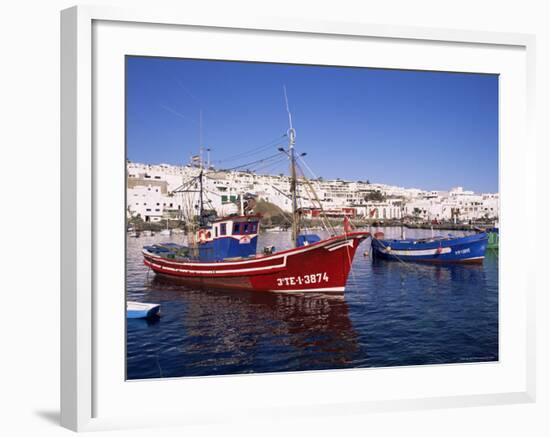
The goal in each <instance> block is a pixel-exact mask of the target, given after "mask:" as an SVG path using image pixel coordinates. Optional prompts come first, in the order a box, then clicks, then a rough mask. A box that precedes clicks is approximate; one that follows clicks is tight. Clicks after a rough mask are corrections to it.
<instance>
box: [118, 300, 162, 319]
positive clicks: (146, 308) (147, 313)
mask: <svg viewBox="0 0 550 437" xmlns="http://www.w3.org/2000/svg"><path fill="white" fill-rule="evenodd" d="M159 312H160V304H158V303H141V302H130V301H128V302H126V318H127V319H150V318H152V317H155V316H158V314H159Z"/></svg>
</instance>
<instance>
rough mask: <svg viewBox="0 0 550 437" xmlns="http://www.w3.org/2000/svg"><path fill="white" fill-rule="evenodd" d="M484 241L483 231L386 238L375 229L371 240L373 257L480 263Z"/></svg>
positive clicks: (486, 241)
mask: <svg viewBox="0 0 550 437" xmlns="http://www.w3.org/2000/svg"><path fill="white" fill-rule="evenodd" d="M487 244H488V237H487V234H486V233H485V232H481V233H477V234H474V235H469V236H466V237H454V236H452V235H448V236H446V237H444V236H439V237H437V236H436V237H430V238H421V239H385V238H384V233H383V232H376V233H375V234H374V236H373V238H372V241H371V247H372V255H373V257H374V258H381V259H386V260H392V261H417V262H430V263H481V262H483V259H484V258H485V251H486V249H487Z"/></svg>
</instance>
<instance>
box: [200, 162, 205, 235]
mask: <svg viewBox="0 0 550 437" xmlns="http://www.w3.org/2000/svg"><path fill="white" fill-rule="evenodd" d="M199 226H204V201H203V197H202V168H201V171H200V173H199Z"/></svg>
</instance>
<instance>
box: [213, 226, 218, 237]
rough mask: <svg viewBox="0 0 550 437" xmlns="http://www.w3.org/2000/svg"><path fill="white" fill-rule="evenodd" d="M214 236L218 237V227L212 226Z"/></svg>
mask: <svg viewBox="0 0 550 437" xmlns="http://www.w3.org/2000/svg"><path fill="white" fill-rule="evenodd" d="M214 237H218V227H217V226H214Z"/></svg>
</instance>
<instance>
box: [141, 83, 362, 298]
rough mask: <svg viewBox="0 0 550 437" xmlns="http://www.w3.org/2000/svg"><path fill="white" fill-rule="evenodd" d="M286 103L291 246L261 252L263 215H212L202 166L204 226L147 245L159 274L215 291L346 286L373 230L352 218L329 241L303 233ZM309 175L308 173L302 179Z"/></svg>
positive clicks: (197, 186) (199, 186) (199, 187)
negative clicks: (181, 240) (182, 238)
mask: <svg viewBox="0 0 550 437" xmlns="http://www.w3.org/2000/svg"><path fill="white" fill-rule="evenodd" d="M285 101H286V104H287V112H288V118H289V125H290V128H289V130H288V132H287V137H288V149H281V148H280V149H279V151H280V152H282V153H284V154H285V155H287V156H288V158H289V161H290V193H289V195H288V198H289V199H290V200H291V205H292V214H291V239H290V240H291V241H290V246H291V248H290V249H287V250H281V251H277V250H276V248H274V247H265V248H264V249H263V250H260V251H258V250H257V249H258V236H259V233H260V224H261V223H260V220H261V217H260V216H259V215H256V214H247V213H245V211H244V210H243V208H242V207H241V213H240V215H233V216H227V217H222V218H216V219H211V218H207V217H206V216H205V214H204V211H205V207H204V199H203V177H204V170H203V168H202V166H201V168H200V172H199V175H198V176H197V178H196V180H195V181H194V182H192V183H190V184H188V186H191V187H193V190H195V191H196V192H197V193H198V194H199V204H198V208H197V209H198V210H199V214H198V221H199V226H198V229H197V230H196V231H194V232H191V233H188V242H189V243H190V244H189V245H187V246H184V245H179V244H175V243H166V244H155V245H151V246H145V247H144V248H143V257H144V263H145V265H146V266H148V267H149V268H150V269H151V270H153V271H154V272H155V273H156V274H157V275H160V276H163V277H168V278H172V279H174V280H178V281H181V282H182V283H183V284H185V285H189V286H193V287H200V288H210V289H229V290H248V291H254V292H286V293H291V292H298V293H305V292H343V291H344V290H345V287H346V282H347V279H348V275H349V273H350V270H351V265H352V262H353V258H354V255H355V252H356V250H357V248H358V246H359V244H360V243H361V242H362V241H363V240H365V239H366V238H368V237H369V235H370V234H369V233H368V232H362V231H354V230H353V229H352V227H351V224H350V222H349V220H348V219H347V218H345V219H344V228H343V230H342V231H340V232H338V233H336V232H333V233H332V235H330V233H329V235H330V236H329V237H328V238H325V239H321V238H320V237H319V236H318V235H316V234H311V233H307V232H303V230H302V226H301V223H300V217H301V211H300V208H299V205H298V201H299V199H298V195H297V190H296V186H297V183H298V178H297V163H296V158H297V155H296V152H295V148H294V145H295V137H296V133H295V130H294V128H293V126H292V117H291V114H290V110H289V108H288V100H287V99H286V91H285ZM303 179H304V177H303V175H302V179H301V180H300V182H301V183H302V182H303ZM304 183H305V182H304ZM319 204H320V202H319ZM241 205H242V201H241ZM321 208H322V206H321ZM327 222H328V220H327Z"/></svg>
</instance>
